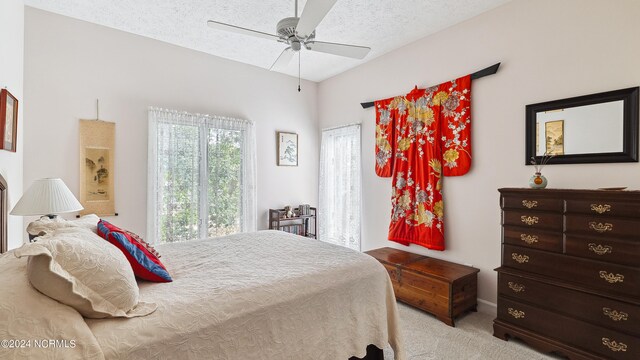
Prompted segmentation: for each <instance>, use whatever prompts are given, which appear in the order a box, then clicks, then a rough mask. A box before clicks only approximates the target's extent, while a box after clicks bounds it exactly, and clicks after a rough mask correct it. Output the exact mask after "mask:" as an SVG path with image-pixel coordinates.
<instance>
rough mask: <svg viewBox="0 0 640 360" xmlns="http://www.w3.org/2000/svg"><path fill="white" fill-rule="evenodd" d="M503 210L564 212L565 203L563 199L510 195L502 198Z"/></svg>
mask: <svg viewBox="0 0 640 360" xmlns="http://www.w3.org/2000/svg"><path fill="white" fill-rule="evenodd" d="M502 208H503V209H516V210H545V211H557V212H562V211H563V210H564V202H563V201H562V200H561V199H554V198H539V197H536V196H519V195H510V196H503V197H502Z"/></svg>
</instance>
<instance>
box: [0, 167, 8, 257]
mask: <svg viewBox="0 0 640 360" xmlns="http://www.w3.org/2000/svg"><path fill="white" fill-rule="evenodd" d="M8 216H9V209H8V208H7V182H6V181H5V180H4V178H3V177H2V175H0V254H2V253H4V252H6V251H7V250H8V249H7V225H8V224H7V222H8V221H9V219H7V217H8Z"/></svg>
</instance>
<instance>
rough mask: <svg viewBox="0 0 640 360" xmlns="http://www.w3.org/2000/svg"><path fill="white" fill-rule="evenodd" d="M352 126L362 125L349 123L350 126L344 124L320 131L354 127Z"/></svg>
mask: <svg viewBox="0 0 640 360" xmlns="http://www.w3.org/2000/svg"><path fill="white" fill-rule="evenodd" d="M354 125H362V123H361V122H359V123H351V124H345V125H338V126H332V127H328V128H324V129H322V131H326V130H335V129H340V128H344V127H349V126H354Z"/></svg>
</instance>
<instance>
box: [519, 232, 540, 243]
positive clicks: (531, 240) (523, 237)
mask: <svg viewBox="0 0 640 360" xmlns="http://www.w3.org/2000/svg"><path fill="white" fill-rule="evenodd" d="M520 240H522V241H524V242H526V243H527V244H529V245H531V244H533V243H537V242H538V236H537V235H529V234H520Z"/></svg>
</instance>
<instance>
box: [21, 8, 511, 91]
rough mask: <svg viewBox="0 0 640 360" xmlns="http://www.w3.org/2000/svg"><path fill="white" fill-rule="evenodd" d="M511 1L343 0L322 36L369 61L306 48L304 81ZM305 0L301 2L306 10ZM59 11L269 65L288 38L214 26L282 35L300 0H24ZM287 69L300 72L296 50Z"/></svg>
mask: <svg viewBox="0 0 640 360" xmlns="http://www.w3.org/2000/svg"><path fill="white" fill-rule="evenodd" d="M508 1H510V0H338V2H337V3H336V4H335V6H334V7H333V8H332V9H331V11H329V13H328V14H327V16H326V17H325V18H324V20H323V21H322V22H321V23H320V25H319V26H318V27H317V28H316V32H317V34H316V39H317V40H318V41H328V42H338V43H346V44H354V45H362V46H368V47H371V49H372V50H371V52H370V53H369V55H367V57H366V58H364V60H354V59H349V58H343V57H339V56H335V55H329V54H322V53H317V52H310V51H305V50H303V51H302V53H301V57H302V66H301V74H302V77H303V78H304V79H307V80H312V81H322V80H324V79H327V78H329V77H331V76H333V75H337V74H339V73H341V72H343V71H345V70H348V69H350V68H353V67H355V66H357V65H359V64H362V63H365V62H367V61H369V60H371V59H373V58H375V57H378V56H380V55H382V54H384V53H387V52H389V51H391V50H394V49H396V48H399V47H401V46H403V45H406V44H408V43H410V42H412V41H415V40H417V39H419V38H421V37H424V36H427V35H429V34H432V33H434V32H437V31H439V30H441V29H444V28H446V27H448V26H451V25H454V24H456V23H459V22H461V21H464V20H466V19H469V18H471V17H473V16H476V15H478V14H480V13H482V12H484V11H487V10H489V9H492V8H494V7H496V6H499V5H501V4H504V3H506V2H508ZM305 3H306V0H300V3H299V8H300V9H303V7H304V4H305ZM25 4H26V5H28V6H33V7H36V8H39V9H43V10H47V11H51V12H54V13H58V14H62V15H66V16H70V17H73V18H77V19H81V20H85V21H89V22H92V23H96V24H100V25H104V26H108V27H112V28H115V29H119V30H123V31H127V32H131V33H134V34H138V35H142V36H146V37H150V38H153V39H157V40H161V41H165V42H168V43H171V44H175V45H179V46H183V47H186V48H190V49H195V50H199V51H203V52H206V53H209V54H212V55H216V56H220V57H223V58H227V59H231V60H235V61H239V62H243V63H246V64H251V65H256V66H259V67H262V68H267V69H268V68H269V67H270V66H271V64H272V63H273V62H274V61H275V59H276V58H277V57H278V55H280V52H282V50H283V49H284V48H285V47H286V46H285V45H284V44H281V43H278V42H275V41H270V40H266V39H261V38H253V37H249V36H243V35H240V34H234V33H228V32H224V31H220V30H215V29H211V28H209V27H208V26H207V20H216V21H221V22H226V23H230V24H233V25H237V26H242V27H246V28H250V29H254V30H258V31H262V32H267V33H271V34H275V27H276V24H277V22H278V21H279V20H280V19H282V18H284V17H290V16H293V13H294V1H293V0H242V1H240V0H236V1H230V0H154V1H147V0H25ZM280 72H282V73H285V74H289V75H293V76H297V74H298V62H297V55H296V56H295V57H294V60H293V61H291V63H290V64H289V66H288V67H285V68H284V69H282V70H280Z"/></svg>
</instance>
